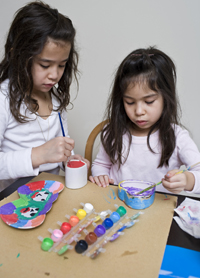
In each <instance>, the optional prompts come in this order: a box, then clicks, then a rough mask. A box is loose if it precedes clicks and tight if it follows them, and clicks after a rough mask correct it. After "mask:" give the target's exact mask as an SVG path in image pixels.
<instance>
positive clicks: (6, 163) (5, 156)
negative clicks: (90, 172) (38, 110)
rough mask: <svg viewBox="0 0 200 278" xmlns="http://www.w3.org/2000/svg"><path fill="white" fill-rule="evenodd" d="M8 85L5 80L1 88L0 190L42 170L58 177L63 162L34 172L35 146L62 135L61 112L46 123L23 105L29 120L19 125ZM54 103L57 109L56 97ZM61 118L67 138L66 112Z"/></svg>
mask: <svg viewBox="0 0 200 278" xmlns="http://www.w3.org/2000/svg"><path fill="white" fill-rule="evenodd" d="M8 82H9V81H8V80H5V81H4V82H3V83H2V84H1V87H0V191H1V190H2V189H3V188H5V187H6V186H8V185H9V184H11V183H12V182H13V181H14V180H15V179H17V178H20V177H26V176H36V175H38V173H39V172H42V171H49V172H51V173H54V174H58V173H59V167H60V166H61V163H48V164H42V165H40V166H39V167H38V168H34V169H33V167H32V161H31V152H32V148H33V147H38V146H40V145H42V144H44V143H45V142H46V139H48V140H50V139H53V138H55V137H58V136H62V130H61V126H60V121H59V116H58V113H57V112H55V111H52V112H51V115H50V116H49V117H48V119H46V120H45V119H43V118H41V117H39V116H38V117H37V118H36V115H35V114H32V113H30V111H29V110H28V109H27V107H26V105H25V104H24V103H23V104H22V105H21V109H20V112H21V114H22V115H26V116H27V117H28V118H29V121H28V122H26V123H23V124H21V123H19V122H17V121H16V120H15V118H14V117H13V115H12V114H11V112H10V108H9V99H8ZM52 104H53V109H55V108H57V107H58V101H57V99H56V98H55V97H54V96H53V95H52ZM61 117H62V122H63V126H64V130H65V135H66V136H67V135H68V126H67V112H66V111H63V113H62V115H61ZM38 121H39V123H38Z"/></svg>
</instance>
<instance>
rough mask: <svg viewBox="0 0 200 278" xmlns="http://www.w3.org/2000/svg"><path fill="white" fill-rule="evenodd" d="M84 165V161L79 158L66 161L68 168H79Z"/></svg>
mask: <svg viewBox="0 0 200 278" xmlns="http://www.w3.org/2000/svg"><path fill="white" fill-rule="evenodd" d="M84 165H85V163H84V162H82V161H81V160H71V161H69V162H68V163H67V167H69V168H80V167H83V166H84Z"/></svg>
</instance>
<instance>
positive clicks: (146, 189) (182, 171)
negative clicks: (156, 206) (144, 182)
mask: <svg viewBox="0 0 200 278" xmlns="http://www.w3.org/2000/svg"><path fill="white" fill-rule="evenodd" d="M198 164H200V162H197V163H195V164H193V165H191V166H189V167H188V168H186V169H184V170H181V171H179V172H177V173H175V175H177V174H181V173H184V172H186V171H188V170H190V169H191V168H193V167H194V166H196V165H198ZM161 183H162V181H159V182H158V183H156V184H153V185H151V186H149V187H147V188H145V189H143V190H141V191H139V192H138V193H137V194H136V195H139V194H142V193H143V192H146V191H148V190H150V189H151V188H153V187H155V186H157V185H159V184H161Z"/></svg>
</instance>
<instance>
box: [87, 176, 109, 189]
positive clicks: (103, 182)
mask: <svg viewBox="0 0 200 278" xmlns="http://www.w3.org/2000/svg"><path fill="white" fill-rule="evenodd" d="M89 180H90V181H91V182H93V183H96V184H97V185H98V186H101V187H107V186H109V184H110V183H111V184H114V180H113V179H110V178H109V177H108V176H107V175H104V176H96V177H92V176H90V177H89Z"/></svg>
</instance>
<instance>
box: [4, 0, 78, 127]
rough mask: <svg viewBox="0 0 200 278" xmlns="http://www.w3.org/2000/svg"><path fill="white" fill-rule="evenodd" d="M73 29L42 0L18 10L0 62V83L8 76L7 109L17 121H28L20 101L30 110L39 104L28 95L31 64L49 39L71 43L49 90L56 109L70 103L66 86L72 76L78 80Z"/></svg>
mask: <svg viewBox="0 0 200 278" xmlns="http://www.w3.org/2000/svg"><path fill="white" fill-rule="evenodd" d="M75 33H76V32H75V29H74V27H73V25H72V22H71V20H70V19H69V18H68V17H66V16H64V15H62V14H60V13H59V12H58V11H57V10H56V9H52V8H51V7H50V6H49V5H47V4H45V3H43V2H41V1H35V2H31V3H29V4H27V5H26V6H24V7H22V8H21V9H19V10H18V11H17V13H16V16H15V18H14V20H13V22H12V24H11V27H10V30H9V32H8V36H7V41H6V44H5V56H4V58H3V60H2V62H1V63H0V83H2V82H3V81H4V80H6V79H9V101H10V110H11V113H12V114H13V116H14V117H15V119H16V120H17V121H18V122H21V123H22V122H26V121H27V119H26V117H25V116H24V115H21V114H20V106H21V104H22V102H23V101H24V102H25V103H26V105H27V107H28V109H29V110H30V111H32V112H36V111H37V110H38V108H39V107H38V104H37V101H36V100H34V99H33V98H32V97H31V92H32V89H33V80H32V74H31V68H32V61H33V58H34V56H36V55H38V54H39V53H41V51H42V49H43V47H44V45H45V43H46V42H47V40H48V39H53V40H56V41H59V40H60V41H64V42H67V43H70V44H71V51H70V55H69V58H68V61H67V64H66V67H65V70H64V73H63V75H62V77H61V79H60V81H59V82H58V88H57V92H56V93H55V92H54V90H53V89H52V90H51V93H52V94H54V95H55V96H56V98H57V99H58V101H59V103H60V106H59V107H58V109H57V110H61V111H62V110H63V109H65V108H66V106H67V105H68V104H69V102H70V94H69V88H70V85H71V82H72V79H73V76H74V77H75V79H76V81H77V72H78V69H77V64H78V54H77V51H76V49H75V45H74V39H75ZM77 82H78V81H77ZM32 107H34V109H33V108H32Z"/></svg>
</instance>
